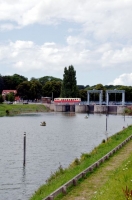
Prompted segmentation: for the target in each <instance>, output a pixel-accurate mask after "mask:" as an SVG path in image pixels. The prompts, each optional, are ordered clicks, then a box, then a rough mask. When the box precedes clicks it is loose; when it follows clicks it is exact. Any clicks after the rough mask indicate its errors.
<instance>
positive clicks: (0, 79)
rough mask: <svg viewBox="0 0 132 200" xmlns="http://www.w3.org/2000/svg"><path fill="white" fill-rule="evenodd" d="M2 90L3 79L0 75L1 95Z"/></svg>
mask: <svg viewBox="0 0 132 200" xmlns="http://www.w3.org/2000/svg"><path fill="white" fill-rule="evenodd" d="M3 88H4V83H3V77H2V76H1V75H0V94H2V90H3Z"/></svg>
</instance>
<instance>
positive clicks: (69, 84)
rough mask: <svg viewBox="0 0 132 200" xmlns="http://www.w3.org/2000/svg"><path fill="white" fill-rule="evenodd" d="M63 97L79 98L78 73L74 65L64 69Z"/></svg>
mask: <svg viewBox="0 0 132 200" xmlns="http://www.w3.org/2000/svg"><path fill="white" fill-rule="evenodd" d="M61 97H65V98H72V97H78V88H77V81H76V71H75V70H74V67H73V66H72V65H71V66H69V67H68V68H67V67H65V68H64V74H63V82H62V87H61Z"/></svg>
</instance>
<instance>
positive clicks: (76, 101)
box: [54, 98, 81, 104]
mask: <svg viewBox="0 0 132 200" xmlns="http://www.w3.org/2000/svg"><path fill="white" fill-rule="evenodd" d="M80 102H81V98H54V103H55V104H58V103H63V104H79V103H80Z"/></svg>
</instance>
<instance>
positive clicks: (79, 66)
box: [0, 0, 132, 86]
mask: <svg viewBox="0 0 132 200" xmlns="http://www.w3.org/2000/svg"><path fill="white" fill-rule="evenodd" d="M131 10H132V1H131V0H122V1H120V0H111V1H110V0H81V1H80V0H76V1H75V0H67V1H65V0H61V1H60V0H56V1H53V0H39V1H37V0H29V1H26V0H0V74H1V75H2V76H4V75H13V74H15V73H17V74H19V75H23V76H25V77H27V78H28V79H29V80H30V78H32V77H35V78H40V77H43V76H54V77H58V78H61V79H63V73H64V67H68V66H69V65H73V66H74V69H75V70H76V78H77V84H78V85H90V86H92V85H96V84H98V83H102V84H103V85H109V84H113V85H120V84H121V85H127V86H131V85H132V67H131V64H132V26H131V24H132V12H131Z"/></svg>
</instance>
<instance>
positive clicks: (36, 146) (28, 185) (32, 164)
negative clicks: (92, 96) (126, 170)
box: [0, 112, 132, 200]
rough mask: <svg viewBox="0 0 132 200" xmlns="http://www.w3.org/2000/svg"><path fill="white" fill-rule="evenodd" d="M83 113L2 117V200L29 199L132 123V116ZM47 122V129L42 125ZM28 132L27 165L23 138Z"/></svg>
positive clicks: (0, 163) (0, 177) (0, 148)
mask: <svg viewBox="0 0 132 200" xmlns="http://www.w3.org/2000/svg"><path fill="white" fill-rule="evenodd" d="M85 116H86V114H79V113H54V112H53V113H52V112H51V113H33V114H22V115H19V116H14V117H1V118H0V137H1V139H0V200H28V199H29V198H30V197H31V196H32V194H33V193H34V191H35V190H37V189H38V187H40V186H41V185H42V184H44V183H45V181H46V179H47V178H48V177H49V176H50V175H51V173H53V172H55V171H56V170H57V169H58V167H59V166H60V165H62V167H63V168H65V167H68V166H69V164H70V163H71V162H72V161H73V160H74V159H75V158H79V157H80V156H81V154H82V153H86V152H90V151H91V150H92V149H93V148H94V147H96V146H97V145H99V144H100V143H101V142H102V140H103V139H106V137H109V136H111V135H113V134H114V133H116V132H118V131H120V130H122V128H123V126H125V127H126V126H128V125H130V124H132V117H129V116H125V117H124V116H122V115H108V117H107V133H106V115H103V114H102V115H101V114H90V115H89V116H88V118H85ZM42 121H46V126H40V122H42ZM24 132H26V166H25V167H23V139H24Z"/></svg>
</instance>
